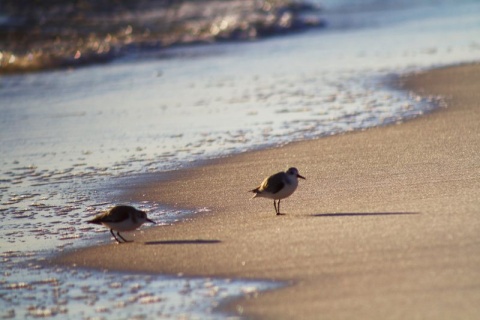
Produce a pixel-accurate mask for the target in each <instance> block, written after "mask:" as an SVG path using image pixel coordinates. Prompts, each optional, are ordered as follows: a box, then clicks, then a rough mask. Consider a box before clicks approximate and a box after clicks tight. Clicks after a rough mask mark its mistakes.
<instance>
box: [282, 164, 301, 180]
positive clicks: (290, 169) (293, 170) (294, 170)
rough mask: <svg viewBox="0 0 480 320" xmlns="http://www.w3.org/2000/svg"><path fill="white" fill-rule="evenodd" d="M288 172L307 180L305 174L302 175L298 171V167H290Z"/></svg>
mask: <svg viewBox="0 0 480 320" xmlns="http://www.w3.org/2000/svg"><path fill="white" fill-rule="evenodd" d="M286 173H287V174H288V175H289V176H292V177H295V178H300V179H303V180H306V178H305V177H304V176H302V175H300V174H299V173H298V170H297V168H294V167H291V168H289V169H288V170H287V171H286Z"/></svg>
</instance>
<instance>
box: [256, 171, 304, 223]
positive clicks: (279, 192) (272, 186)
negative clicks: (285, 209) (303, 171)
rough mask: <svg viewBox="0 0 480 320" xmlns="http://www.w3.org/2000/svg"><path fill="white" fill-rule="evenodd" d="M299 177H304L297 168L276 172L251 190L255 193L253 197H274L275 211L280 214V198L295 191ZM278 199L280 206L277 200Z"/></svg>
mask: <svg viewBox="0 0 480 320" xmlns="http://www.w3.org/2000/svg"><path fill="white" fill-rule="evenodd" d="M298 178H300V179H304V180H305V177H302V176H301V175H300V174H299V173H298V170H297V168H289V169H288V170H287V171H285V172H279V173H276V174H274V175H272V176H270V177H268V178H265V180H263V182H262V184H261V185H260V186H259V187H257V188H255V189H253V190H251V191H250V192H253V193H255V195H254V196H253V198H256V197H263V198H268V199H273V206H274V207H275V213H276V214H277V215H280V214H281V213H280V200H282V199H285V198H287V197H289V196H291V195H292V193H294V192H295V190H296V189H297V186H298ZM253 198H252V199H253ZM277 200H278V206H277V202H276V201H277Z"/></svg>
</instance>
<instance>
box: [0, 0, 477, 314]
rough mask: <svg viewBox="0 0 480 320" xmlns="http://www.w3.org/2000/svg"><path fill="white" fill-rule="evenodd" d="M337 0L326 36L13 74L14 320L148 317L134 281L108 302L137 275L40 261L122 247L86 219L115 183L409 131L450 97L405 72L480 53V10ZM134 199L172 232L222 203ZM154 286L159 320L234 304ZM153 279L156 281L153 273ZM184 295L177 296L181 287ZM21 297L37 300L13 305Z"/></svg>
mask: <svg viewBox="0 0 480 320" xmlns="http://www.w3.org/2000/svg"><path fill="white" fill-rule="evenodd" d="M331 3H333V4H335V6H334V7H333V9H331V10H326V11H325V12H324V13H323V14H324V15H325V19H327V20H328V19H329V18H330V20H329V21H331V24H330V28H327V29H325V30H316V31H311V32H305V33H302V34H298V35H295V36H287V37H277V38H272V39H269V40H265V41H261V42H244V43H239V44H238V43H228V44H222V45H213V46H196V47H185V48H175V49H169V50H166V51H162V52H157V53H156V52H152V51H149V52H145V53H136V54H135V55H131V56H127V57H125V58H123V59H121V60H117V61H115V62H113V63H110V64H106V65H99V66H92V67H87V68H82V69H75V70H62V71H54V72H42V73H35V74H25V75H16V76H2V77H1V78H0V115H1V116H0V150H1V151H2V152H1V155H0V163H1V164H2V170H1V172H0V190H1V193H0V216H1V218H2V224H1V226H0V238H1V239H2V242H1V248H0V252H1V253H2V255H3V260H2V262H0V268H1V269H2V280H1V285H2V294H1V295H2V297H4V298H3V299H1V300H0V309H1V310H14V312H15V314H14V316H13V317H14V318H15V317H18V318H22V317H23V315H26V314H28V313H29V312H30V311H32V312H34V313H37V312H40V313H41V312H42V310H44V311H45V310H47V309H49V310H50V311H45V312H46V313H48V312H50V313H58V314H62V312H64V310H65V309H67V310H68V316H69V317H72V318H82V317H88V316H100V317H101V316H102V315H103V316H105V317H110V316H112V314H109V313H105V314H103V313H102V312H103V311H102V310H103V309H102V308H104V307H105V305H108V304H109V303H110V302H109V301H110V299H112V296H115V295H117V294H119V295H122V294H123V295H124V297H125V301H127V300H128V301H129V299H133V300H132V301H134V302H132V303H127V304H126V305H125V307H124V308H123V310H124V311H122V312H130V311H131V312H132V313H131V315H132V316H134V315H136V312H137V311H136V310H137V309H136V306H137V305H138V304H139V303H140V304H141V302H139V301H140V300H139V299H141V298H142V297H139V296H136V295H135V294H133V293H131V294H130V293H128V292H129V291H128V290H127V291H128V292H127V293H125V287H121V288H117V289H116V291H112V295H105V294H98V292H102V290H103V289H102V288H103V287H109V286H110V284H111V283H115V282H123V281H124V277H127V278H128V277H132V279H137V278H135V277H136V276H134V275H128V274H121V273H113V272H108V273H103V272H101V271H94V270H78V269H76V268H72V269H63V270H62V271H61V272H60V271H59V270H57V269H50V268H46V267H44V266H43V265H44V264H42V263H40V262H41V261H44V260H45V259H48V257H49V256H50V255H51V254H52V252H55V253H59V252H61V251H63V250H71V249H73V248H77V247H82V246H87V245H94V244H99V243H105V242H108V241H111V239H110V234H109V233H108V230H106V229H103V228H97V227H95V226H94V227H92V226H90V225H85V224H84V223H83V222H84V221H85V220H86V219H88V218H90V217H91V216H93V215H95V214H97V213H99V212H101V211H102V210H104V209H106V208H108V207H110V206H112V205H113V204H114V203H113V202H114V201H115V199H116V196H115V190H114V189H113V188H112V186H113V185H115V183H116V182H117V181H118V178H119V177H121V178H122V179H124V178H126V179H128V177H130V176H134V175H135V174H138V173H142V172H156V171H162V170H174V169H178V168H180V167H184V166H189V165H194V164H195V163H196V162H198V161H201V160H204V159H207V158H212V157H218V156H222V155H228V154H232V153H238V152H242V151H245V150H251V149H254V148H261V147H265V146H275V145H282V144H284V143H287V142H290V141H294V140H302V139H309V138H314V137H318V136H327V135H331V134H337V133H341V132H347V131H351V130H361V129H364V128H368V127H372V126H379V125H386V124H392V123H401V122H402V121H405V120H406V119H408V118H411V117H416V116H419V115H422V114H424V113H426V112H429V111H430V110H432V109H433V108H434V107H435V106H436V104H438V101H440V100H438V98H437V97H427V98H420V97H416V96H411V95H409V93H405V92H399V91H395V90H393V89H392V88H391V87H390V86H389V85H387V83H388V82H390V80H391V79H392V77H395V76H396V75H399V74H402V73H406V72H412V71H418V70H423V69H426V68H431V67H435V66H442V65H447V64H452V63H461V62H468V61H474V60H476V59H478V57H479V56H480V42H479V40H478V39H480V37H479V36H480V19H478V18H479V15H478V12H480V10H479V9H480V4H477V3H474V2H468V1H465V2H450V1H443V2H441V3H440V4H438V3H435V5H432V6H430V5H429V2H428V1H425V2H410V1H405V2H401V4H402V5H401V6H398V2H395V3H397V5H395V4H394V2H386V3H390V6H385V7H380V8H379V7H378V3H377V2H371V1H365V2H362V6H359V7H354V9H353V10H352V9H351V7H348V8H349V10H346V9H345V7H343V6H342V3H349V2H347V1H346V2H334V1H328V2H326V5H328V4H331ZM349 4H351V3H349ZM392 6H393V7H392ZM374 8H376V9H377V10H378V11H376V10H372V9H374ZM133 205H135V206H137V207H140V208H143V209H145V210H146V211H148V212H149V216H150V217H151V218H152V219H153V220H155V221H158V222H159V223H160V225H161V224H168V223H173V222H175V221H176V220H178V219H184V218H186V217H189V216H190V215H194V214H195V213H196V212H199V211H205V210H208V208H196V209H195V210H193V211H191V212H189V211H185V210H180V209H178V208H167V207H164V206H162V204H161V203H134V204H133ZM144 228H148V226H147V225H145V226H143V227H142V228H141V229H144ZM138 232H142V231H138ZM130 237H134V234H132V235H130ZM32 259H34V262H31V260H32ZM35 261H40V262H35ZM29 263H32V264H31V265H29ZM37 265H38V266H39V267H38V268H37V267H36V266H37ZM71 273H74V274H75V276H71ZM77 275H78V276H77ZM139 277H140V278H139V279H142V280H132V281H133V282H135V281H138V282H141V283H142V284H141V286H142V288H143V287H145V288H148V289H146V290H147V291H148V293H149V294H151V295H152V296H153V297H154V298H152V299H153V300H155V301H156V303H151V304H146V306H148V308H150V306H151V307H152V308H153V309H151V310H152V313H151V314H153V313H157V312H164V311H165V309H163V308H167V309H168V310H170V308H171V310H173V311H169V312H170V314H171V316H172V317H177V316H180V315H182V314H189V315H192V316H196V315H198V317H200V318H203V317H205V316H206V315H209V316H211V317H217V315H216V314H215V315H212V314H211V313H210V308H211V307H210V306H211V304H212V303H214V304H215V303H218V301H219V299H220V298H221V297H222V296H223V295H222V296H219V295H214V296H212V299H211V300H209V301H208V302H205V301H204V300H201V301H200V298H199V296H198V295H197V293H196V292H197V289H193V290H192V291H193V292H194V293H192V295H191V300H189V302H188V303H183V302H182V303H180V302H178V303H177V302H172V303H173V305H172V306H168V307H164V306H166V305H168V304H167V303H166V302H165V301H166V300H168V299H170V297H174V296H175V294H174V293H173V291H175V290H177V293H178V292H180V291H181V290H182V289H183V288H184V286H185V283H186V282H189V281H192V283H193V282H195V281H198V283H197V282H195V284H194V285H193V284H192V285H191V286H192V287H193V288H201V287H202V284H205V283H208V282H209V281H208V280H206V279H195V280H192V279H180V280H177V279H175V278H168V277H157V276H151V275H145V276H139ZM142 277H145V278H142ZM152 277H153V278H154V279H156V280H155V281H153V282H154V283H155V285H150V283H151V282H152V281H151V280H148V279H152ZM49 279H56V280H49ZM101 279H104V282H100V283H101V285H98V286H96V287H95V289H92V290H94V291H96V292H97V293H95V294H94V295H95V296H96V297H97V298H96V299H97V300H95V307H94V308H93V309H92V310H93V311H94V312H93V313H92V314H89V315H87V316H84V315H83V314H81V313H79V312H80V311H79V309H78V308H79V307H78V303H79V302H78V301H79V300H78V299H75V298H72V296H71V293H72V292H76V291H75V290H80V291H81V290H82V289H81V288H82V287H88V286H93V285H94V284H93V283H96V282H98V281H100V280H101ZM158 279H160V280H158ZM84 281H85V282H84ZM102 281H103V280H102ZM215 281H217V280H215ZM218 281H219V284H214V286H221V287H222V288H223V287H225V289H222V290H221V291H222V292H225V293H226V294H225V295H228V296H230V295H232V294H233V295H241V294H243V292H242V289H241V288H242V287H255V288H256V289H258V290H261V289H263V288H267V287H268V286H269V285H271V284H264V283H257V282H252V283H250V282H243V281H240V282H238V285H232V287H231V288H233V289H231V288H230V285H231V282H222V281H223V280H218ZM58 282H61V283H62V285H63V286H65V287H67V289H65V290H64V288H63V287H62V286H58V285H57V283H58ZM133 282H132V283H133ZM234 282H235V281H234ZM21 283H25V284H21ZM220 283H221V285H220ZM114 286H115V285H114ZM170 287H173V288H176V289H175V290H174V289H172V290H173V291H169V290H170V289H166V288H170ZM234 287H235V288H234ZM44 288H48V290H50V292H54V291H55V290H57V291H58V292H60V294H58V293H55V294H57V295H58V296H61V298H55V299H57V300H53V298H51V295H53V293H52V294H51V295H50V296H48V295H43V292H44V291H42V290H47V289H44ZM54 288H57V289H54ZM79 288H80V289H79ZM48 290H47V291H48ZM112 290H113V289H112ZM198 290H200V289H198ZM57 291H55V292H57ZM115 292H116V293H115ZM18 293H21V294H18ZM87 293H88V290H87ZM16 294H18V295H16ZM89 294H90V293H88V294H87V295H89ZM72 295H73V296H75V295H74V294H73V293H72ZM79 295H80V294H79ZM18 296H22V299H19V300H18V303H17V302H16V303H14V304H13V305H11V301H12V300H15V299H16V297H18ZM147 296H148V295H146V296H145V297H147ZM200 296H201V294H200ZM23 297H26V298H23ZM155 297H157V298H158V297H160V298H158V299H157V298H155ZM156 299H157V300H156ZM175 299H176V298H172V301H177V300H175ZM146 300H148V299H146ZM153 300H152V301H153ZM59 301H60V302H59ZM82 301H87V302H86V303H87V304H88V301H89V300H88V298H85V300H82ZM142 301H143V300H142ZM82 303H84V302H82ZM192 304H195V305H198V306H199V308H198V309H195V310H196V311H192V310H191V309H182V308H183V307H181V306H180V305H182V306H185V305H192ZM152 305H155V306H152ZM30 306H34V307H33V308H31V307H30ZM157 307H158V309H155V308H157ZM142 309H143V310H147V309H146V308H145V306H143V305H142ZM62 310H63V311H62ZM148 310H150V309H148ZM202 310H203V311H202ZM8 312H10V311H8ZM111 312H113V311H111ZM145 312H147V311H145ZM148 312H149V311H148ZM120 314H121V315H124V313H120ZM7 315H8V314H7ZM47 316H48V314H47ZM218 317H220V318H222V317H223V316H221V315H218Z"/></svg>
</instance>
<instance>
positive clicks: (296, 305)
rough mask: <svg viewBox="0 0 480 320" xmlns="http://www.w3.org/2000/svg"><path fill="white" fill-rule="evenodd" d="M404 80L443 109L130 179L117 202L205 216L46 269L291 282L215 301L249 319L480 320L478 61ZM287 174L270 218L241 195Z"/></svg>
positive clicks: (263, 204)
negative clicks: (290, 176) (285, 194)
mask: <svg viewBox="0 0 480 320" xmlns="http://www.w3.org/2000/svg"><path fill="white" fill-rule="evenodd" d="M402 81H403V82H404V86H405V88H407V89H411V90H414V91H416V92H418V93H422V94H424V95H439V94H441V95H443V96H445V97H446V102H447V104H448V108H444V109H440V110H438V111H435V112H433V113H432V114H429V115H426V116H424V117H420V118H417V119H415V120H411V121H408V122H406V123H403V124H400V125H392V126H388V127H382V128H374V129H369V130H366V131H363V132H354V133H348V134H344V135H339V136H333V137H328V138H321V139H317V140H313V141H306V142H299V143H292V144H289V145H286V146H283V147H280V148H275V149H270V150H262V151H256V152H249V153H245V154H241V155H237V156H233V157H228V158H225V159H220V160H215V161H211V162H209V163H206V164H204V165H201V166H198V167H194V168H189V169H185V170H180V171H176V172H170V173H164V174H158V175H156V176H152V175H149V177H148V179H146V180H145V181H146V182H143V183H141V179H140V180H138V179H137V180H135V181H134V182H132V183H131V184H130V185H126V186H123V187H122V188H124V189H126V191H128V192H127V193H126V194H125V196H124V198H123V200H124V202H128V201H130V200H132V201H133V200H135V201H139V200H150V201H158V202H160V203H166V204H168V205H171V206H176V207H181V208H202V207H207V208H209V209H211V211H210V212H206V213H202V214H200V215H198V216H196V217H194V218H192V219H188V220H186V221H183V222H179V223H176V224H174V225H170V226H159V227H154V228H150V229H148V230H147V231H145V232H144V233H139V232H137V234H136V237H135V242H134V243H132V244H125V245H116V244H114V243H108V244H106V245H103V246H97V247H93V248H86V249H81V250H76V251H72V252H70V253H68V254H66V255H63V256H61V257H59V258H58V259H56V261H55V263H63V264H73V263H75V264H76V265H78V266H87V267H95V268H107V269H117V270H132V271H146V272H156V273H162V274H165V273H166V274H178V273H183V274H184V275H187V276H190V275H192V276H198V275H200V276H212V277H233V278H246V279H271V280H278V281H284V282H285V283H286V284H288V285H286V286H285V287H283V288H281V289H278V290H274V291H270V292H263V293H260V294H259V295H258V296H257V297H256V298H250V299H245V298H243V299H238V300H235V301H230V302H229V303H227V304H226V305H224V308H227V309H228V310H230V311H232V312H234V313H238V312H241V313H242V314H243V315H245V316H247V317H251V318H262V319H282V318H285V319H292V318H296V319H320V318H321V319H454V318H455V319H475V318H477V317H478V315H479V314H480V304H479V303H478V302H479V301H480V267H479V266H480V240H479V239H480V238H479V235H480V197H479V195H480V152H479V151H480V150H479V149H480V125H479V124H480V86H479V84H480V65H479V64H473V65H464V66H455V67H449V68H442V69H437V70H433V71H428V72H426V73H422V74H418V75H411V76H409V77H406V78H405V79H403V80H402ZM287 166H296V167H297V168H298V169H299V171H300V173H301V174H302V175H304V176H305V177H306V178H307V180H306V181H303V180H301V181H300V185H299V187H298V189H297V191H296V193H295V194H294V195H292V196H291V197H290V198H288V199H286V200H284V201H283V202H282V211H283V212H285V213H286V214H285V215H282V216H276V215H275V212H274V208H273V204H272V201H271V200H267V199H254V200H249V198H250V196H251V194H249V193H247V191H248V190H250V189H252V188H254V187H256V185H257V184H258V183H260V182H261V180H262V178H263V177H264V176H266V175H268V174H271V173H274V172H277V171H279V170H282V169H285V168H286V167H287ZM119 187H120V186H119Z"/></svg>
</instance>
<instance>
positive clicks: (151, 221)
mask: <svg viewBox="0 0 480 320" xmlns="http://www.w3.org/2000/svg"><path fill="white" fill-rule="evenodd" d="M147 221H148V222H150V223H153V224H157V223H156V222H155V221H153V220H150V219H148V218H147Z"/></svg>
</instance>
